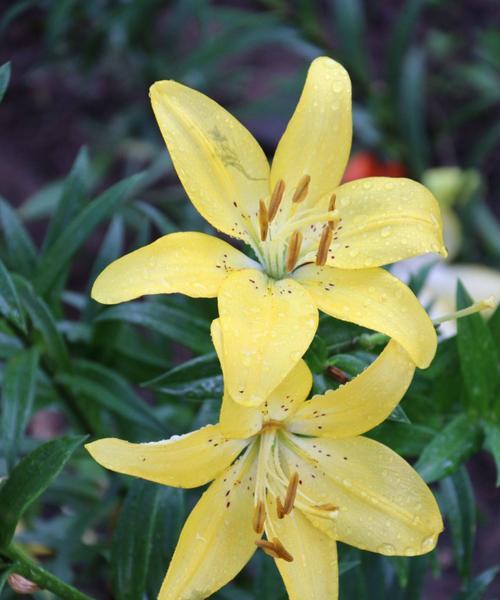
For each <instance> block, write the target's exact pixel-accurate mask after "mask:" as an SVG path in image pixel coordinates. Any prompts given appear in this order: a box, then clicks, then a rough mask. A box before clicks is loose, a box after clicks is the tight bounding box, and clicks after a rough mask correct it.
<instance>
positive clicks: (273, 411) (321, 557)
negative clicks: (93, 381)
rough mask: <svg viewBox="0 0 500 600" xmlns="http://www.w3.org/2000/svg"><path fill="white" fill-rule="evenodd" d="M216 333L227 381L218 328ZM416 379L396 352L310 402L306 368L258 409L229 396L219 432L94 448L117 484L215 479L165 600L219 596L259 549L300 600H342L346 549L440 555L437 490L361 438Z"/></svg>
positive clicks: (178, 553)
mask: <svg viewBox="0 0 500 600" xmlns="http://www.w3.org/2000/svg"><path fill="white" fill-rule="evenodd" d="M213 334H214V335H213V337H214V342H215V345H216V349H217V352H218V354H219V358H220V359H221V362H222V365H223V370H224V371H225V363H224V358H223V355H222V348H221V332H220V325H219V323H218V321H215V322H214V325H213ZM414 370H415V365H414V363H413V361H412V360H411V359H410V358H409V357H408V354H407V353H406V351H405V350H403V349H402V348H401V346H400V345H399V344H398V343H397V342H395V341H391V342H390V343H389V344H388V345H387V347H386V349H385V350H384V351H383V353H382V354H381V356H380V357H379V358H378V359H377V360H376V361H375V362H374V363H373V364H372V365H370V366H369V367H368V368H367V369H366V370H365V371H364V372H363V373H362V374H361V375H359V376H358V377H356V378H355V379H354V380H353V381H351V382H350V383H347V384H346V385H345V386H343V387H341V388H339V389H338V390H335V391H329V392H327V393H326V394H324V395H321V396H314V397H313V398H312V399H311V400H309V401H305V398H306V397H307V395H308V393H309V391H310V388H311V382H312V377H311V373H310V371H309V369H308V368H307V366H306V364H305V363H304V361H302V360H300V361H299V362H298V363H297V365H296V366H295V367H294V368H293V369H292V371H291V373H290V374H289V375H288V376H287V378H286V379H285V380H284V381H283V382H282V383H280V385H279V386H278V387H277V388H276V390H275V391H274V392H273V393H272V394H271V395H270V396H269V397H268V398H267V399H266V401H265V402H264V404H263V405H261V406H260V407H244V406H242V405H241V404H239V403H237V402H235V401H234V400H233V399H232V398H231V397H230V396H229V394H227V393H226V395H225V397H224V400H223V406H222V410H221V418H220V423H219V424H218V425H208V426H206V427H203V428H202V429H200V430H198V431H194V432H192V433H189V434H187V435H184V436H180V437H179V436H175V437H173V438H171V439H169V440H165V441H161V442H156V443H152V444H130V443H128V442H125V441H122V440H119V439H112V438H111V439H103V440H98V441H96V442H93V443H91V444H88V445H87V446H86V448H87V449H88V451H89V452H90V454H91V455H92V456H93V458H94V459H95V460H96V461H97V462H99V463H100V464H101V465H103V466H105V467H107V468H109V469H112V470H114V471H118V472H119V473H126V474H128V475H135V476H138V477H142V478H144V479H148V480H150V481H155V482H158V483H162V484H166V485H172V486H177V487H184V488H191V487H195V486H200V485H203V484H205V483H207V482H209V481H211V480H213V479H215V481H214V482H213V483H212V484H211V485H210V487H209V488H208V490H207V491H206V492H205V493H204V494H203V496H202V497H201V499H200V501H199V502H198V504H197V505H196V506H195V508H194V510H193V511H192V513H191V514H190V516H189V517H188V519H187V521H186V523H185V525H184V528H183V530H182V533H181V536H180V539H179V542H178V544H177V548H176V550H175V553H174V556H173V558H172V561H171V563H170V566H169V569H168V572H167V575H166V578H165V580H164V582H163V585H162V588H161V591H160V594H159V599H160V600H192V599H193V598H197V599H202V598H206V597H208V596H210V595H211V594H213V593H214V592H216V591H217V590H218V589H219V588H220V587H222V586H223V585H225V584H226V583H227V582H228V581H230V580H231V579H232V578H233V577H235V576H236V575H237V573H238V572H239V571H240V570H241V569H242V568H243V567H244V565H245V564H246V563H247V561H248V560H249V559H250V557H251V556H252V554H253V553H254V551H255V550H256V548H257V547H259V548H262V550H264V551H265V552H266V553H268V554H270V555H271V556H273V557H274V558H275V560H276V565H277V567H278V569H279V571H280V573H281V575H282V577H283V580H284V582H285V585H286V587H287V591H288V594H289V597H290V598H291V600H335V599H336V598H337V597H338V569H337V550H336V541H337V540H340V541H342V542H345V543H348V544H351V545H353V546H356V547H358V548H362V549H364V550H369V551H372V552H379V553H381V554H385V555H395V554H398V555H405V556H415V555H418V554H423V553H425V552H429V551H430V550H432V549H433V548H434V546H435V545H436V541H437V537H438V534H439V532H440V531H441V530H442V528H443V524H442V520H441V515H440V513H439V509H438V507H437V504H436V501H435V500H434V497H433V495H432V493H431V491H430V490H429V488H428V487H427V486H426V485H425V483H424V482H423V480H422V479H421V478H420V477H419V475H418V474H417V473H416V472H415V471H414V470H413V469H412V468H411V467H410V465H408V463H406V462H405V461H404V460H403V459H402V458H400V457H399V456H398V455H397V454H395V453H394V452H393V451H392V450H390V449H389V448H387V447H385V446H383V445H382V444H380V443H378V442H375V441H373V440H371V439H368V438H365V437H360V434H361V433H363V432H365V431H367V430H369V429H371V428H372V427H374V426H375V425H377V424H378V423H380V422H381V421H383V420H384V419H385V418H386V417H387V416H388V415H389V414H390V413H391V411H392V410H393V409H394V407H395V406H396V405H397V403H398V402H399V400H400V399H401V397H402V396H403V394H404V392H405V391H406V389H407V387H408V385H409V383H410V381H411V379H412V376H413V373H414ZM264 532H265V535H266V538H267V539H265V540H263V539H262V534H263V533H264Z"/></svg>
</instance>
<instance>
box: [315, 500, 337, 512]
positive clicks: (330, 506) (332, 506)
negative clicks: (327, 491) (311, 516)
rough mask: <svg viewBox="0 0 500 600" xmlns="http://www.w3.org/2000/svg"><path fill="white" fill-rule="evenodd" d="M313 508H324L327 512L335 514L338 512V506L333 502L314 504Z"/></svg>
mask: <svg viewBox="0 0 500 600" xmlns="http://www.w3.org/2000/svg"><path fill="white" fill-rule="evenodd" d="M315 508H317V509H318V510H325V511H326V512H329V513H335V514H337V513H338V512H339V507H338V506H335V504H329V503H327V504H318V505H317V506H315Z"/></svg>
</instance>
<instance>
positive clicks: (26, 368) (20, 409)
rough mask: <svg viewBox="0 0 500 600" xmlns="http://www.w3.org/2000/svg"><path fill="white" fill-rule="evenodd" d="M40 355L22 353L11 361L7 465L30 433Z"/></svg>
mask: <svg viewBox="0 0 500 600" xmlns="http://www.w3.org/2000/svg"><path fill="white" fill-rule="evenodd" d="M37 368H38V352H37V351H36V350H35V349H33V348H32V349H30V350H25V351H23V352H19V353H18V354H15V355H14V356H12V358H10V359H9V361H8V363H7V365H6V367H5V372H4V374H3V382H2V414H1V430H2V444H3V449H4V455H5V458H6V460H7V464H8V465H9V466H11V465H12V464H13V462H14V459H15V456H16V454H17V447H18V444H19V440H20V439H21V436H22V434H23V432H24V430H25V429H26V426H27V424H28V419H29V417H30V415H31V410H32V406H33V400H34V397H35V385H36V374H37Z"/></svg>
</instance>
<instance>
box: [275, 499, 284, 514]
mask: <svg viewBox="0 0 500 600" xmlns="http://www.w3.org/2000/svg"><path fill="white" fill-rule="evenodd" d="M276 514H277V515H278V519H283V517H284V516H285V515H286V513H285V508H284V507H283V504H282V502H281V498H279V497H276Z"/></svg>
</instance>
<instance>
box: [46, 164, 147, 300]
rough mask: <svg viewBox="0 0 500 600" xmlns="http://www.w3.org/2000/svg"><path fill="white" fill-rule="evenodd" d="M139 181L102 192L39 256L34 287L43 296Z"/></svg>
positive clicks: (137, 177)
mask: <svg viewBox="0 0 500 600" xmlns="http://www.w3.org/2000/svg"><path fill="white" fill-rule="evenodd" d="M141 180H142V176H141V174H138V175H133V176H132V177H129V178H127V179H124V180H123V181H120V182H119V183H117V184H116V185H114V186H113V187H111V188H109V189H108V190H106V191H105V192H104V193H103V194H101V195H100V196H99V197H98V198H96V199H95V200H93V201H92V202H91V203H90V204H89V205H88V206H86V207H85V208H84V209H83V210H82V211H81V212H80V213H79V214H78V215H77V216H76V218H74V219H73V220H72V221H71V223H70V224H69V225H68V226H67V227H66V228H65V229H64V231H63V232H62V234H61V235H60V236H59V237H58V238H57V240H56V241H55V242H54V243H53V244H52V245H51V246H50V248H49V249H48V250H47V252H46V253H45V254H44V255H43V256H42V258H41V260H40V264H39V265H38V269H37V274H36V278H35V287H36V289H37V290H38V291H39V292H40V293H41V294H45V293H47V291H48V290H49V289H50V287H51V286H52V285H53V284H54V282H55V280H56V279H57V278H58V276H59V275H60V274H61V273H62V272H63V271H64V269H65V268H66V267H67V265H68V263H69V262H70V260H71V258H72V256H73V255H74V254H75V252H76V251H77V250H78V248H79V247H80V246H81V245H82V244H83V242H84V241H85V240H86V239H87V238H88V236H89V235H90V234H91V233H92V232H93V231H94V229H95V228H96V227H97V226H98V225H99V223H101V221H103V220H104V219H106V218H108V217H109V216H111V215H112V214H113V212H114V211H115V210H116V209H117V208H118V206H119V205H120V204H121V203H122V202H123V201H124V200H125V199H126V198H127V196H128V195H129V194H131V193H132V192H133V191H134V190H135V188H136V186H137V185H138V184H139V183H140V181H141Z"/></svg>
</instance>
